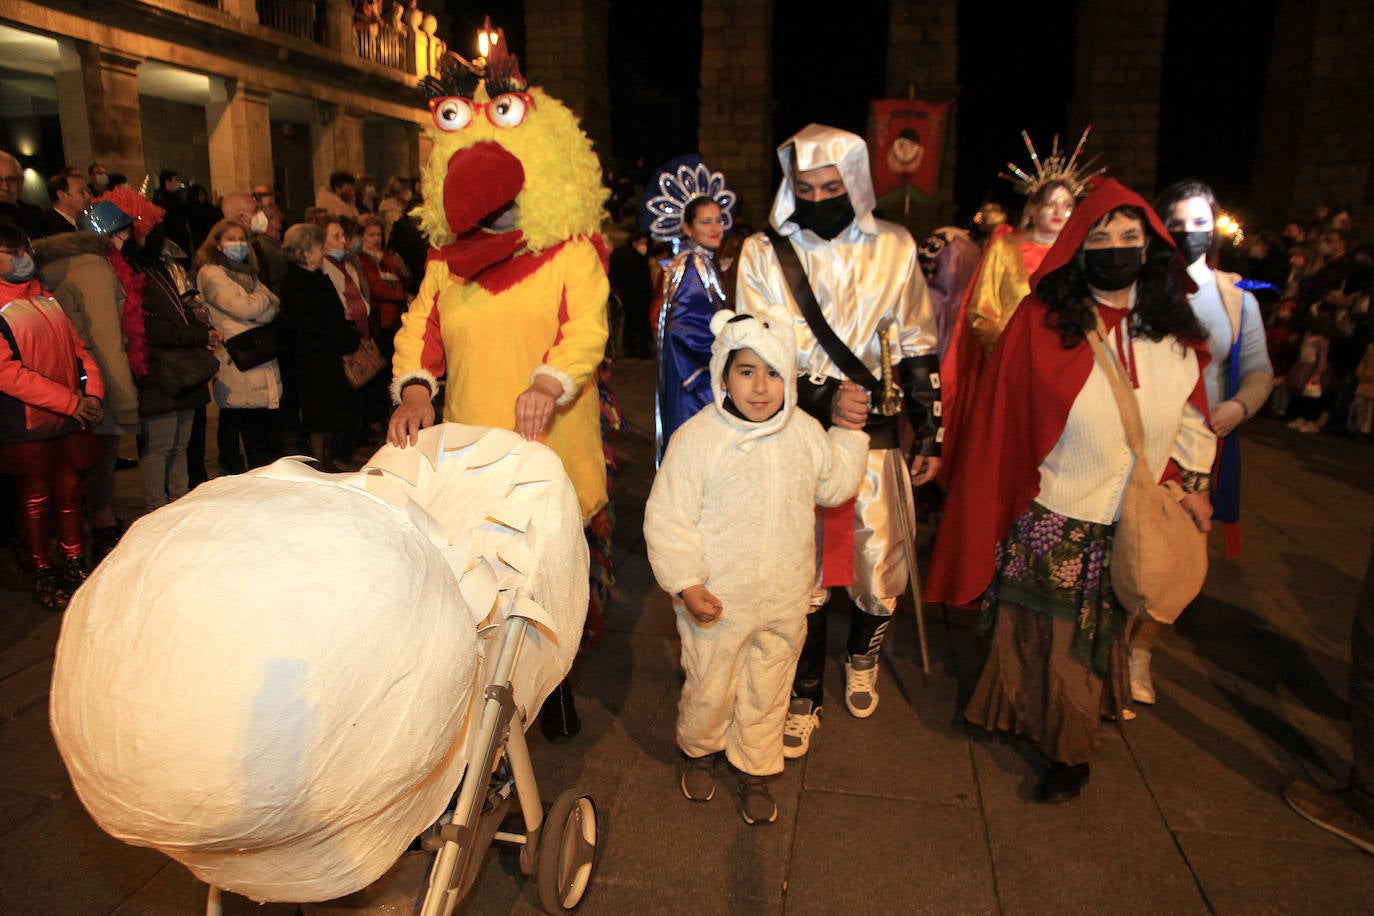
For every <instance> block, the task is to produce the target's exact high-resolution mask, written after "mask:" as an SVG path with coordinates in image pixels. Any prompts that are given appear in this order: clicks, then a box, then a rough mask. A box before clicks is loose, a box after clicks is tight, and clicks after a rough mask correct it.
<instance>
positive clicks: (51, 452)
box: [0, 430, 97, 569]
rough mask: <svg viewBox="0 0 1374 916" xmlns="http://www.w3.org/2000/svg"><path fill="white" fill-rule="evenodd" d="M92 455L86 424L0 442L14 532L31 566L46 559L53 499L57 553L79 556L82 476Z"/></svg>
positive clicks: (45, 563) (93, 448) (91, 462)
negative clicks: (54, 434) (9, 480)
mask: <svg viewBox="0 0 1374 916" xmlns="http://www.w3.org/2000/svg"><path fill="white" fill-rule="evenodd" d="M96 457H97V452H96V444H95V436H93V435H92V434H91V433H90V432H89V431H86V430H81V431H79V432H74V433H69V434H68V435H65V436H60V437H58V438H56V439H40V440H38V441H36V442H15V443H11V444H8V445H0V473H3V474H9V475H10V476H12V477H13V478H14V489H15V496H16V502H17V503H18V510H19V522H18V525H17V527H18V530H19V536H20V538H21V539H22V541H23V544H24V548H25V549H26V550H27V551H28V552H29V557H30V558H31V559H32V560H33V565H34V568H35V569H43V568H44V567H46V566H48V565H49V564H50V562H51V551H50V550H49V545H48V518H49V516H50V515H51V514H52V512H53V504H54V503H56V510H57V519H56V525H55V527H56V529H57V542H58V546H59V547H60V548H61V550H62V556H64V557H67V558H69V559H75V558H79V557H80V556H81V546H82V537H83V535H84V533H85V531H84V528H85V524H84V519H83V517H82V511H81V476H82V474H84V473H85V472H86V471H87V470H89V469H90V468H91V467H93V466H94V465H95V462H96Z"/></svg>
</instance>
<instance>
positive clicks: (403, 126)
mask: <svg viewBox="0 0 1374 916" xmlns="http://www.w3.org/2000/svg"><path fill="white" fill-rule="evenodd" d="M373 126H374V128H375V129H377V130H378V131H379V132H380V133H381V135H382V163H381V165H382V169H381V171H380V173H378V175H377V191H378V193H380V192H381V191H382V190H383V186H384V185H385V184H386V181H387V179H389V178H390V177H391V176H393V175H401V176H415V175H418V174H420V164H421V161H420V128H419V126H418V125H416V124H412V123H410V122H408V121H392V120H387V121H383V122H380V123H378V124H375V125H373Z"/></svg>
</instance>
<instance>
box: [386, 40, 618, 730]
mask: <svg viewBox="0 0 1374 916" xmlns="http://www.w3.org/2000/svg"><path fill="white" fill-rule="evenodd" d="M488 31H489V30H488ZM505 48H506V41H505V37H504V34H501V37H500V38H499V39H498V41H497V42H495V44H494V46H493V47H492V49H491V53H490V54H489V56H488V57H487V58H486V59H482V58H478V59H477V60H475V61H471V62H469V61H465V60H463V59H462V58H460V57H458V56H457V55H453V56H451V57H450V58H449V59H448V60H447V61H446V63H445V65H444V66H443V68H442V69H441V71H440V74H439V75H438V76H429V77H426V78H425V80H424V81H423V82H422V83H421V87H422V88H423V89H424V91H425V94H426V95H427V96H428V98H429V109H430V112H431V114H432V115H433V118H434V127H433V129H432V130H430V131H429V136H430V138H431V140H432V141H433V144H434V145H433V149H432V151H431V153H430V157H429V162H428V164H427V166H426V168H425V169H424V172H423V175H422V179H421V180H422V182H423V184H422V188H423V192H424V201H425V202H424V204H423V205H422V206H421V207H420V208H419V210H418V215H419V220H420V226H421V228H422V229H423V230H424V232H425V233H426V235H428V237H429V240H430V244H431V245H432V246H433V248H432V250H431V251H430V255H429V261H428V264H427V265H426V268H425V276H424V280H423V281H422V283H421V284H420V291H419V293H418V294H417V295H416V296H415V298H414V300H413V301H412V303H411V305H410V309H409V310H408V311H407V312H406V314H405V315H404V317H403V318H402V320H401V329H400V331H399V332H398V333H397V335H396V355H395V358H394V361H393V378H394V381H393V383H392V387H391V395H392V400H393V402H394V403H395V404H396V410H395V412H394V413H393V414H392V418H391V422H390V424H389V428H388V431H387V438H388V441H390V442H391V443H392V444H393V445H397V446H402V447H404V446H405V445H407V444H411V445H413V444H414V443H415V442H416V441H417V435H418V433H419V431H420V430H421V429H422V428H424V427H426V426H429V425H431V424H433V423H434V421H435V411H434V407H433V399H434V397H435V396H436V395H437V394H438V391H439V385H438V379H439V378H440V377H441V376H445V377H446V384H445V388H444V400H443V419H444V420H445V421H448V422H454V423H466V424H471V425H476V426H489V427H495V428H498V429H514V430H515V431H516V432H518V433H520V435H522V436H524V437H525V438H526V439H529V440H537V441H539V442H543V443H544V444H546V445H548V446H549V447H550V448H552V449H553V450H554V452H556V453H557V454H558V457H559V458H560V459H562V461H563V466H564V468H565V469H566V470H567V473H568V476H569V477H570V478H571V479H572V482H573V486H574V488H575V489H576V491H577V498H578V503H579V506H580V508H581V511H582V519H583V522H584V523H586V524H588V525H590V526H591V527H592V528H593V529H594V530H595V529H597V528H598V522H597V516H598V514H599V513H602V512H603V510H605V509H606V506H607V491H606V463H605V456H604V453H603V451H602V444H601V407H600V399H599V397H598V393H597V368H598V366H599V365H600V364H601V361H602V357H603V355H604V353H605V349H606V338H607V320H606V299H607V296H608V294H609V291H610V287H609V283H608V281H607V279H606V260H607V251H606V247H605V244H604V242H603V241H602V239H601V236H600V235H599V234H598V228H599V227H600V224H601V219H602V214H603V213H604V210H603V204H604V201H605V199H606V195H607V192H606V190H605V189H604V188H603V187H602V186H601V166H600V164H599V162H598V161H597V158H596V155H595V153H594V152H593V151H592V144H591V141H590V140H589V139H588V138H587V136H586V134H585V133H583V132H582V129H581V128H580V127H579V126H578V122H577V118H576V116H575V115H574V114H573V113H572V111H570V110H569V109H568V108H567V106H565V105H563V104H562V103H561V102H559V101H558V100H557V99H555V98H553V97H551V96H549V95H547V94H546V93H545V92H544V91H543V90H542V89H539V88H538V87H536V86H532V85H531V84H530V83H529V81H528V80H526V79H525V77H524V76H523V75H522V74H521V72H520V63H519V61H518V60H517V59H516V58H515V57H514V56H513V55H510V54H508V53H507V52H506V51H505ZM603 527H604V526H603ZM571 700H572V694H571V692H570V691H569V690H568V689H567V686H566V684H565V685H564V686H563V688H561V689H560V690H559V691H558V692H556V693H555V695H554V697H551V698H550V703H549V704H546V706H545V721H544V725H545V734H546V735H550V736H555V735H571V734H575V733H576V731H577V721H576V714H575V712H573V710H572V706H571ZM550 704H552V706H551V705H550ZM551 709H552V710H553V712H554V715H553V716H552V718H551V717H550V712H551Z"/></svg>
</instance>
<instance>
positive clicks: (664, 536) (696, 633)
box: [644, 311, 868, 824]
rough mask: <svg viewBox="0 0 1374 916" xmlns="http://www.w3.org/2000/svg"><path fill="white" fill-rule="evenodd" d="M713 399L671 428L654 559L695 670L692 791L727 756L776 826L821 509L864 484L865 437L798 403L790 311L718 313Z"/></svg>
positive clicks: (650, 522)
mask: <svg viewBox="0 0 1374 916" xmlns="http://www.w3.org/2000/svg"><path fill="white" fill-rule="evenodd" d="M711 330H712V331H714V332H715V334H716V341H715V343H714V345H713V346H712V348H711V385H712V389H713V390H714V392H715V403H714V404H713V405H712V406H710V407H706V408H704V409H702V410H701V411H700V412H699V413H698V414H697V415H696V416H694V417H692V418H691V419H690V420H688V421H687V422H686V423H684V424H683V425H682V426H681V427H680V428H679V429H678V431H677V432H676V433H675V434H674V435H673V438H672V441H671V442H670V443H669V446H668V451H667V454H666V455H665V456H664V458H663V465H662V467H660V468H659V471H658V476H657V477H656V478H655V479H654V486H653V490H652V492H650V494H649V501H648V504H647V506H646V507H645V513H644V539H645V542H646V543H647V545H648V548H649V562H650V564H651V565H652V566H653V570H654V576H655V577H656V578H657V579H658V583H659V585H660V586H662V588H663V589H664V590H665V591H667V592H668V593H669V594H670V595H672V596H673V609H674V611H675V612H676V615H677V630H678V634H679V635H680V636H681V638H682V667H683V669H684V671H685V672H686V674H687V681H686V684H685V685H684V686H683V688H682V699H681V701H680V702H679V704H678V719H677V742H678V746H679V747H680V748H681V749H682V752H683V753H684V754H685V755H686V757H687V761H686V766H685V769H684V771H683V774H682V779H681V785H682V791H683V794H684V795H686V796H687V797H688V798H689V799H692V800H693V801H707V800H709V799H710V798H711V797H712V796H713V795H714V793H715V779H714V767H715V762H716V759H717V755H718V753H719V752H720V751H722V750H723V751H724V752H725V756H726V758H727V759H728V760H729V762H730V763H731V764H733V765H734V767H735V768H736V769H737V770H738V771H739V772H740V777H741V778H740V787H739V793H740V800H741V815H742V816H743V818H744V820H745V821H746V822H747V823H750V824H754V823H771V822H772V821H773V820H774V819H775V818H776V816H777V807H776V805H774V803H773V800H772V798H771V797H769V795H768V789H767V784H766V780H765V779H764V777H768V776H772V775H774V774H777V773H780V772H782V768H783V757H782V733H783V724H784V721H785V719H786V715H787V701H788V695H789V692H790V691H791V686H792V671H793V668H794V667H795V666H796V661H797V656H798V654H799V653H800V652H801V646H802V639H803V637H804V636H805V634H806V614H807V611H808V610H809V609H810V602H811V592H812V587H813V585H814V584H815V583H814V579H815V563H816V556H815V554H816V546H815V507H816V504H817V503H819V504H820V505H822V506H835V505H839V504H841V503H843V502H844V501H845V500H847V499H849V498H850V497H852V496H853V495H854V493H855V492H856V491H857V490H858V487H859V483H860V480H861V478H862V476H863V473H864V468H865V466H866V463H867V460H868V436H867V434H865V433H863V432H862V431H860V430H858V429H845V428H842V427H840V426H839V425H836V426H835V427H833V428H832V429H831V430H830V431H829V432H826V431H825V430H824V429H822V428H821V425H820V423H818V422H816V420H814V419H813V418H811V417H810V416H808V415H807V414H805V413H803V412H801V411H798V410H796V391H797V386H796V342H795V339H794V337H793V332H792V328H791V324H790V322H789V321H787V320H777V321H770V320H768V319H767V317H766V316H765V317H756V316H753V315H736V314H735V313H733V312H730V311H719V312H716V314H715V316H714V318H712V320H711Z"/></svg>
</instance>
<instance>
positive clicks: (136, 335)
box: [105, 245, 148, 378]
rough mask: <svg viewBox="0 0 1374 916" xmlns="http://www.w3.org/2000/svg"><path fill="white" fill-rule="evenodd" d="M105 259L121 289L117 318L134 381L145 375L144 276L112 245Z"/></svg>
mask: <svg viewBox="0 0 1374 916" xmlns="http://www.w3.org/2000/svg"><path fill="white" fill-rule="evenodd" d="M105 256H106V258H108V259H109V262H110V266H111V267H113V268H114V272H115V276H116V277H118V278H119V285H120V286H122V287H123V288H124V311H123V312H122V313H121V314H120V316H119V327H120V329H121V330H122V331H123V332H124V352H125V354H126V355H127V356H128V359H129V369H130V371H132V372H133V374H134V378H143V377H144V376H145V375H147V374H148V330H147V327H146V325H145V324H144V317H143V286H144V284H145V283H147V277H145V276H143V274H141V273H139V272H137V271H136V270H134V269H133V267H132V266H131V265H130V264H129V262H128V261H127V260H125V258H124V255H123V253H122V252H120V250H119V249H118V248H116V247H115V246H114V245H111V246H110V248H109V251H108V252H106V255H105Z"/></svg>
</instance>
